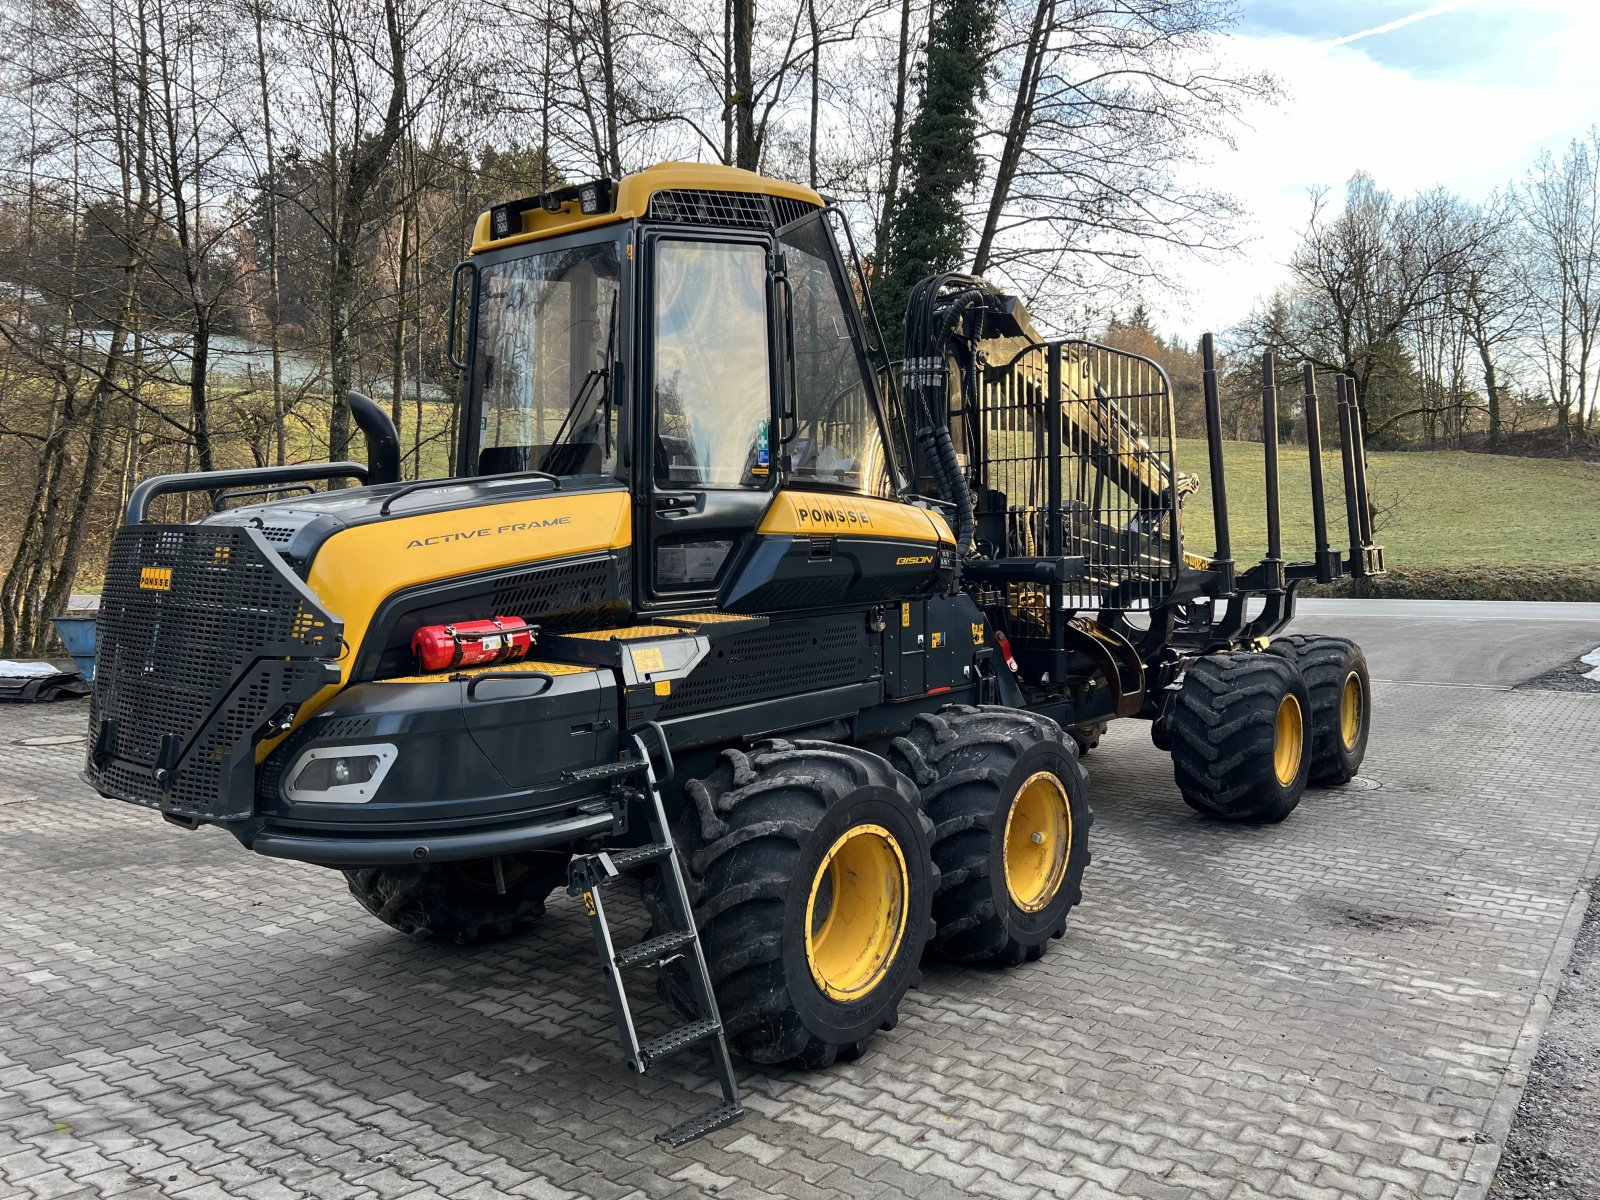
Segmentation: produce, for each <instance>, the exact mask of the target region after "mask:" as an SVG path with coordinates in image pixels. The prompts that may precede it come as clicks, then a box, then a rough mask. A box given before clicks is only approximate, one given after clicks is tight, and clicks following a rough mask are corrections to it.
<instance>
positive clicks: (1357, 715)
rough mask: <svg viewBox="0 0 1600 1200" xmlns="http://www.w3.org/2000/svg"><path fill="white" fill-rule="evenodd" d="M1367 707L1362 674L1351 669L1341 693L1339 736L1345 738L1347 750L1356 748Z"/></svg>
mask: <svg viewBox="0 0 1600 1200" xmlns="http://www.w3.org/2000/svg"><path fill="white" fill-rule="evenodd" d="M1366 707H1367V698H1366V696H1365V695H1364V694H1363V693H1362V690H1361V676H1359V675H1357V674H1356V673H1355V672H1354V671H1351V672H1350V674H1349V675H1347V676H1345V680H1344V691H1342V692H1341V693H1340V694H1339V736H1340V737H1341V738H1342V739H1344V748H1345V749H1346V750H1354V749H1355V748H1356V741H1357V739H1359V738H1360V737H1361V718H1362V717H1363V716H1364V715H1365V711H1366Z"/></svg>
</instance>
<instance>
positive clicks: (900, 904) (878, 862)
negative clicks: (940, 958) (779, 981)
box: [806, 825, 911, 1000]
mask: <svg viewBox="0 0 1600 1200" xmlns="http://www.w3.org/2000/svg"><path fill="white" fill-rule="evenodd" d="M910 886H911V885H910V879H909V876H908V875H907V872H906V860H905V855H904V853H902V851H901V849H900V844H899V842H897V841H896V840H895V838H894V836H893V835H892V834H890V832H889V831H888V830H887V829H885V828H884V827H883V826H882V825H857V826H854V827H853V828H851V829H847V830H845V831H844V833H842V834H840V835H839V838H838V840H837V841H835V842H834V843H833V845H832V846H831V847H829V849H828V853H827V854H826V855H824V856H823V859H822V863H821V865H820V866H818V868H817V872H816V874H815V875H814V876H813V877H812V880H811V894H810V896H809V898H808V899H807V901H806V963H807V964H808V965H809V966H810V968H811V977H812V979H813V980H815V982H816V985H817V986H818V987H819V988H821V989H822V991H823V992H824V993H825V994H826V995H828V996H831V997H832V998H833V999H835V1000H853V999H855V998H856V997H858V996H862V995H865V994H866V993H867V992H870V991H871V990H872V989H873V988H875V987H877V986H878V984H880V983H881V982H882V981H883V978H884V976H885V975H887V974H888V972H889V966H890V964H891V963H892V962H893V961H894V957H895V953H896V952H897V951H898V950H899V949H900V942H901V940H902V938H903V937H904V936H905V929H906V896H907V894H908V892H909V891H910Z"/></svg>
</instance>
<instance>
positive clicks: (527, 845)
mask: <svg viewBox="0 0 1600 1200" xmlns="http://www.w3.org/2000/svg"><path fill="white" fill-rule="evenodd" d="M624 827H625V822H624V820H623V817H622V814H621V812H620V810H618V809H615V808H614V807H613V806H612V805H611V804H610V803H608V802H607V801H604V800H593V801H588V802H585V803H584V804H581V805H579V806H578V807H577V808H576V809H573V810H570V811H568V812H563V813H558V814H548V815H543V816H540V817H539V818H537V819H536V820H534V821H533V822H531V823H529V824H519V825H512V826H507V827H499V828H495V829H486V830H471V831H467V832H457V833H439V834H428V833H425V832H422V831H420V830H419V831H416V832H413V833H408V834H404V835H399V834H394V835H379V836H372V837H368V836H363V837H351V836H345V837H339V836H334V835H330V834H325V833H315V834H305V833H293V832H283V831H278V830H274V829H270V828H267V829H263V830H262V831H261V832H259V833H257V834H255V835H254V837H252V838H250V839H249V840H248V841H247V842H246V845H248V846H249V848H250V849H252V850H254V851H255V852H256V853H257V854H264V855H266V856H267V857H268V858H289V859H294V860H295V861H296V862H308V863H316V864H318V865H319V866H327V867H388V866H401V865H403V864H406V863H420V862H448V861H455V860H460V859H474V858H492V857H494V856H495V855H497V854H523V853H526V852H527V851H530V850H554V849H560V848H562V847H566V846H571V845H574V844H575V843H578V842H582V841H586V840H588V839H590V838H600V837H612V836H614V835H616V834H619V833H621V832H622V831H623V829H624Z"/></svg>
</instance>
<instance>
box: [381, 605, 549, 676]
mask: <svg viewBox="0 0 1600 1200" xmlns="http://www.w3.org/2000/svg"><path fill="white" fill-rule="evenodd" d="M537 632H538V631H537V630H536V629H535V628H534V627H533V626H532V625H529V624H528V623H527V622H526V621H524V620H523V619H522V618H521V617H491V618H489V619H488V620H487V621H457V622H455V623H454V624H451V625H425V626H423V627H422V628H421V629H419V630H417V632H416V633H414V634H412V635H411V653H412V654H413V655H414V656H415V657H416V660H417V669H418V670H421V671H447V670H449V669H450V668H452V667H476V666H481V665H482V664H484V663H501V662H515V661H516V660H517V659H519V658H521V657H523V656H524V655H525V654H527V653H528V651H529V650H531V649H533V639H534V635H535V634H536V633H537Z"/></svg>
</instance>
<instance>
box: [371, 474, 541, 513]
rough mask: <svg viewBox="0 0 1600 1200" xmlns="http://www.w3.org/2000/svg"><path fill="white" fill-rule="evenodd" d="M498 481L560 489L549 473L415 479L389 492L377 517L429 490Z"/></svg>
mask: <svg viewBox="0 0 1600 1200" xmlns="http://www.w3.org/2000/svg"><path fill="white" fill-rule="evenodd" d="M499 479H544V480H547V481H549V482H550V483H553V484H555V486H556V487H557V488H558V489H559V488H560V487H561V476H559V475H552V474H550V472H549V471H512V472H508V473H507V474H505V475H457V476H456V477H455V478H453V479H417V480H413V481H412V482H411V483H408V484H406V485H405V486H404V487H401V488H396V489H395V490H394V491H392V492H390V493H389V495H388V496H386V497H385V498H384V501H383V503H382V504H381V505H379V506H378V515H379V516H381V517H387V516H388V515H389V506H390V505H391V504H393V503H394V502H395V501H396V500H400V499H402V498H404V497H406V496H410V495H413V494H415V493H417V492H425V491H428V490H429V489H430V488H442V487H455V486H457V485H459V484H463V483H483V482H486V481H489V480H499Z"/></svg>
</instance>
